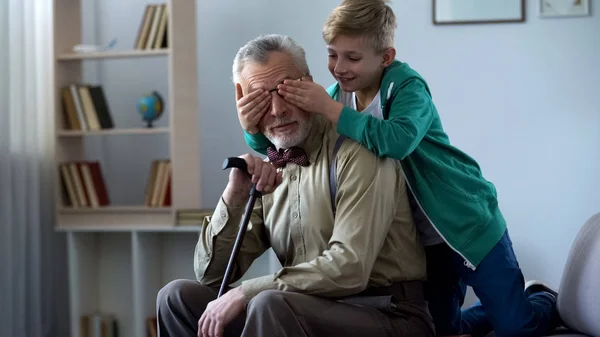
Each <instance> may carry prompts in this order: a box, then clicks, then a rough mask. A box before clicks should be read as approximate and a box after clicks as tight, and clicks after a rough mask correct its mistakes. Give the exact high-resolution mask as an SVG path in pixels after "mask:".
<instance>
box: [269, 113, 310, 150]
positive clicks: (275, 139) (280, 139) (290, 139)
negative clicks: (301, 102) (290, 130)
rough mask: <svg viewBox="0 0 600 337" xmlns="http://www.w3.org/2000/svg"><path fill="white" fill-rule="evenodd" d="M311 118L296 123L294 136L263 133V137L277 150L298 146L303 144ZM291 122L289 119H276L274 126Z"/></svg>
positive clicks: (308, 130)
mask: <svg viewBox="0 0 600 337" xmlns="http://www.w3.org/2000/svg"><path fill="white" fill-rule="evenodd" d="M312 121H313V118H310V119H309V120H303V121H298V130H297V131H296V132H295V133H294V134H290V135H285V136H280V135H274V134H272V133H271V132H265V137H267V139H268V140H269V141H270V142H271V143H273V145H275V147H276V148H277V149H278V150H279V149H289V148H291V147H294V146H298V145H300V144H302V143H303V142H304V140H305V139H306V137H307V136H308V133H309V132H310V128H311V126H312ZM290 122H292V121H291V120H290V119H289V118H278V119H277V121H276V122H275V124H276V125H282V124H287V123H290Z"/></svg>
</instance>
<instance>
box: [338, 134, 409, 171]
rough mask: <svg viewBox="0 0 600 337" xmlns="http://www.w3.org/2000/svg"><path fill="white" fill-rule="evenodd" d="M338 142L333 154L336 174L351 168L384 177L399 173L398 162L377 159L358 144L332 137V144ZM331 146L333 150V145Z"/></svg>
mask: <svg viewBox="0 0 600 337" xmlns="http://www.w3.org/2000/svg"><path fill="white" fill-rule="evenodd" d="M338 140H339V141H340V142H341V144H339V149H338V151H337V153H336V154H335V160H336V161H337V163H338V164H337V165H338V172H339V170H340V169H343V168H352V169H353V170H358V171H360V172H363V173H369V172H370V173H379V174H386V175H396V174H398V173H399V171H398V170H400V169H401V166H400V163H399V161H397V160H394V159H391V158H387V157H378V156H376V155H375V154H374V153H373V152H371V151H369V149H367V148H366V147H364V146H362V145H361V144H360V143H359V142H357V141H355V140H353V139H351V138H348V137H345V136H339V135H337V134H336V135H334V136H333V141H332V143H335V142H337V141H338ZM331 146H332V149H333V148H334V147H335V144H332V145H331ZM332 152H333V150H332ZM332 155H333V153H332ZM332 159H333V158H332Z"/></svg>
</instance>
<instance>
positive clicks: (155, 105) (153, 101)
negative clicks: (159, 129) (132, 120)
mask: <svg viewBox="0 0 600 337" xmlns="http://www.w3.org/2000/svg"><path fill="white" fill-rule="evenodd" d="M163 107H164V100H163V98H162V97H161V95H160V94H159V93H158V92H157V91H152V93H151V94H150V95H145V96H144V97H142V98H140V99H139V100H138V102H137V110H138V112H139V113H140V114H141V115H142V121H144V122H145V123H146V128H147V129H152V128H154V125H153V123H154V122H155V121H156V120H157V119H159V118H160V116H162V113H163Z"/></svg>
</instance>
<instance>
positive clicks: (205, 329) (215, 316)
mask: <svg viewBox="0 0 600 337" xmlns="http://www.w3.org/2000/svg"><path fill="white" fill-rule="evenodd" d="M246 305H247V303H246V299H245V297H244V293H243V291H242V290H241V289H240V288H239V287H238V288H234V289H232V290H230V291H228V292H226V293H225V294H224V295H223V296H221V297H219V298H217V299H216V300H214V301H212V302H210V303H208V305H207V306H206V310H204V313H203V314H202V316H201V317H200V319H199V320H198V337H209V336H210V337H222V336H223V332H224V330H225V326H227V324H229V323H231V322H232V321H233V320H234V319H235V318H236V317H237V316H238V315H239V314H241V313H242V312H243V311H244V309H245V308H246Z"/></svg>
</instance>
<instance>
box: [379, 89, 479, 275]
mask: <svg viewBox="0 0 600 337" xmlns="http://www.w3.org/2000/svg"><path fill="white" fill-rule="evenodd" d="M393 88H394V82H391V83H390V85H389V86H388V90H387V96H386V99H385V101H384V100H383V97H382V99H381V116H382V117H383V119H384V120H385V119H387V117H388V116H386V113H385V112H386V105H387V103H388V100H389V99H390V97H391V96H392V89H393ZM371 116H373V115H371ZM373 117H375V116H373ZM398 162H399V163H400V166H401V167H402V175H403V176H404V181H406V184H407V185H408V189H410V193H412V195H413V198H415V201H416V202H417V206H419V208H420V209H421V212H423V214H425V217H426V218H427V221H429V224H430V225H431V227H433V229H435V231H436V232H437V233H438V235H439V236H440V237H441V238H442V240H444V242H446V244H447V245H448V247H450V248H451V249H452V250H453V251H454V252H455V253H456V254H458V255H460V257H462V258H463V260H464V263H463V264H464V265H465V267H467V268H469V269H471V270H475V265H473V264H472V263H471V261H469V259H467V258H466V257H465V256H464V255H463V254H462V253H461V252H459V251H458V250H457V249H456V248H454V247H453V246H452V245H451V244H450V243H449V242H448V240H446V238H445V237H444V236H443V235H442V233H440V231H439V230H438V229H437V227H436V226H435V224H434V223H433V221H431V218H430V217H429V215H427V212H425V210H424V209H423V207H422V206H421V202H419V199H418V198H417V196H416V195H415V193H414V192H413V189H412V186H411V185H410V182H409V181H408V178H406V174H404V165H402V161H401V160H398Z"/></svg>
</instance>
